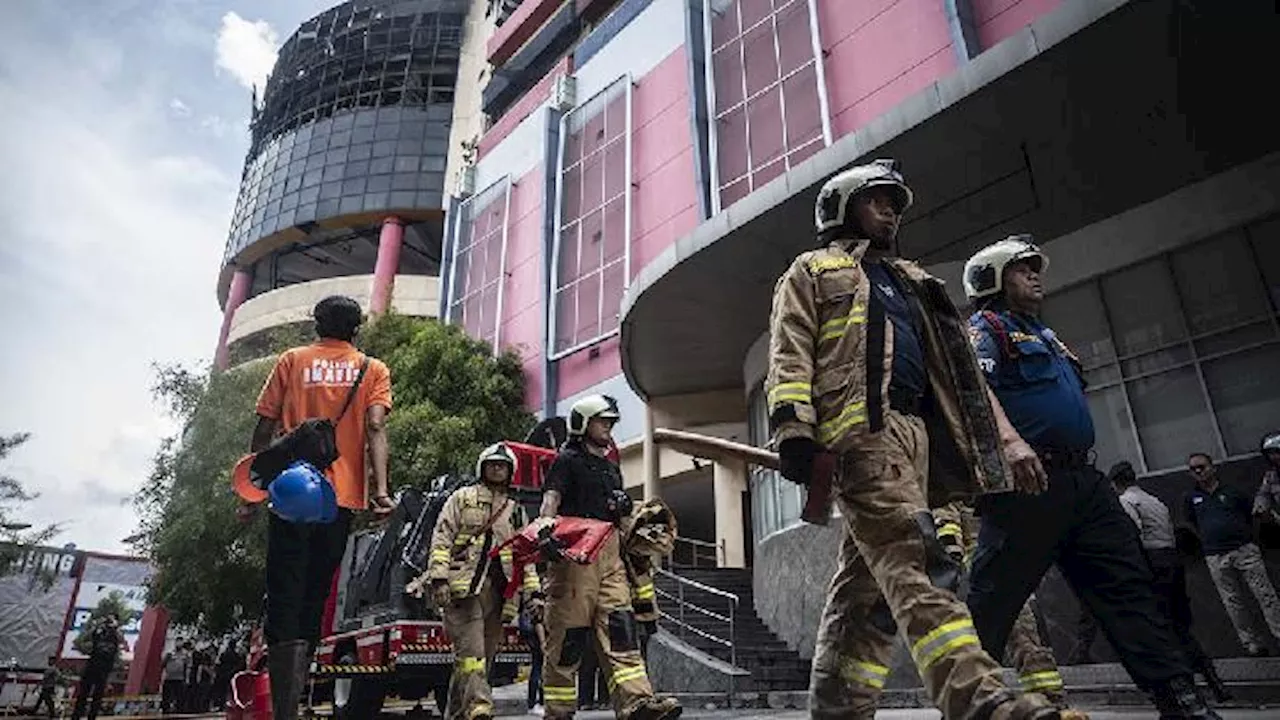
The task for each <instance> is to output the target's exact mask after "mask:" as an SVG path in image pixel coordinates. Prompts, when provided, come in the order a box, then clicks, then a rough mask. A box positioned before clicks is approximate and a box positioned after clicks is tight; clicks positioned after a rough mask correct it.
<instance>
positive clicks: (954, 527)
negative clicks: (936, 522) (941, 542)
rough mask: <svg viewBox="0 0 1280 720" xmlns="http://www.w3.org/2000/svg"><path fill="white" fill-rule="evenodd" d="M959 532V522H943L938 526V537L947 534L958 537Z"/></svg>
mask: <svg viewBox="0 0 1280 720" xmlns="http://www.w3.org/2000/svg"><path fill="white" fill-rule="evenodd" d="M961 534H962V533H961V531H960V524H959V523H953V522H949V523H944V524H943V525H942V527H940V528H938V537H946V536H948V535H951V536H953V537H960V535H961Z"/></svg>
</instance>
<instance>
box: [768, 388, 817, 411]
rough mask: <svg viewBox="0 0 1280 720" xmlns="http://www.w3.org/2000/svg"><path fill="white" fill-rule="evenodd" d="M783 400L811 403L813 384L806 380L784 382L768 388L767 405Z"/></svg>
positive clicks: (776, 403) (782, 401)
mask: <svg viewBox="0 0 1280 720" xmlns="http://www.w3.org/2000/svg"><path fill="white" fill-rule="evenodd" d="M784 402H798V403H805V404H812V403H813V386H812V385H810V384H809V383H806V382H785V383H778V384H777V385H774V386H773V387H771V388H769V407H774V406H775V405H778V404H780V403H784Z"/></svg>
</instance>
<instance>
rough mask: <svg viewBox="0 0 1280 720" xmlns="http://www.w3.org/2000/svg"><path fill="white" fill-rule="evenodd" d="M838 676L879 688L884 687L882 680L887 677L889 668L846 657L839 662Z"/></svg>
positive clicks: (848, 680) (847, 680)
mask: <svg viewBox="0 0 1280 720" xmlns="http://www.w3.org/2000/svg"><path fill="white" fill-rule="evenodd" d="M840 677H842V678H844V679H845V681H846V682H851V683H858V684H860V685H866V686H868V687H872V688H875V689H876V690H880V689H882V688H884V681H885V680H886V679H888V677H889V668H887V667H885V666H884V665H880V664H877V663H873V662H863V661H861V660H849V659H846V660H843V661H841V663H840Z"/></svg>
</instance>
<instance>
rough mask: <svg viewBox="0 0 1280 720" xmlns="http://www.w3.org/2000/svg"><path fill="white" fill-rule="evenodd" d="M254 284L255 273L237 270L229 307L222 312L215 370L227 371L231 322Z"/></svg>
mask: <svg viewBox="0 0 1280 720" xmlns="http://www.w3.org/2000/svg"><path fill="white" fill-rule="evenodd" d="M252 283H253V273H252V272H250V271H248V270H236V272H235V274H234V275H232V276H231V287H230V288H229V289H228V290H227V306H226V307H225V308H223V310H222V330H220V331H219V332H218V347H217V349H216V350H214V353H213V369H214V370H216V371H222V370H226V369H227V363H228V362H229V361H230V356H229V355H228V353H227V336H228V335H229V334H230V333H231V320H232V319H233V318H235V316H236V310H237V309H239V308H240V305H241V304H242V303H243V302H244V301H245V299H246V298H248V297H249V286H250V285H251V284H252Z"/></svg>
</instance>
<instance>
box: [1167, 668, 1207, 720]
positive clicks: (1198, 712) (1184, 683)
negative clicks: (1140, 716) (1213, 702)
mask: <svg viewBox="0 0 1280 720" xmlns="http://www.w3.org/2000/svg"><path fill="white" fill-rule="evenodd" d="M1151 699H1152V701H1153V702H1155V705H1156V710H1159V711H1160V720H1222V716H1221V715H1219V714H1218V713H1216V712H1214V711H1213V708H1211V707H1209V705H1208V703H1206V702H1205V701H1204V697H1203V696H1202V695H1201V694H1200V689H1199V688H1197V687H1196V684H1195V682H1194V681H1193V680H1192V679H1191V678H1190V677H1179V678H1174V679H1172V680H1170V681H1169V682H1167V683H1164V684H1163V685H1158V686H1156V688H1155V689H1154V690H1153V691H1152V693H1151Z"/></svg>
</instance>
